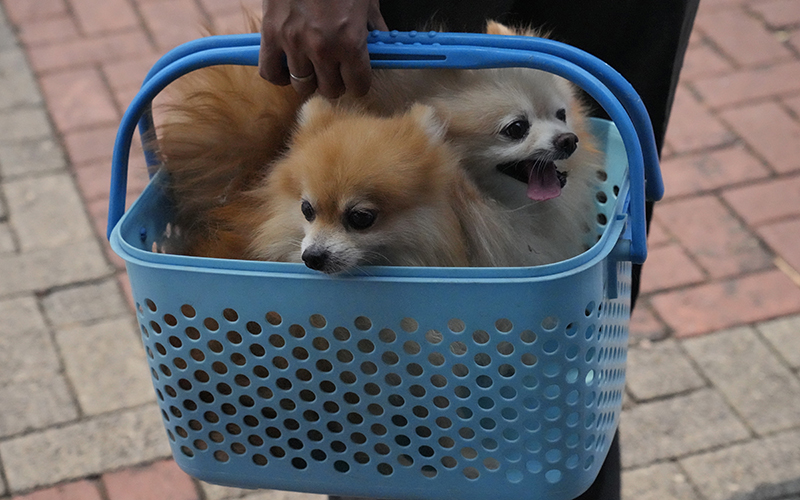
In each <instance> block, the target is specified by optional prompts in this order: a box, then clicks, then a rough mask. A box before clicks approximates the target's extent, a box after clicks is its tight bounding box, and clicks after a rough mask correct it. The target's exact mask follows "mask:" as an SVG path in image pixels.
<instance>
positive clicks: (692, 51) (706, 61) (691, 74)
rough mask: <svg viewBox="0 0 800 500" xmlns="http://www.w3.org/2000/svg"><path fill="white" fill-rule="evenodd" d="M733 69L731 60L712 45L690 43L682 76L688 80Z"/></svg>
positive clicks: (684, 79) (684, 59) (684, 60)
mask: <svg viewBox="0 0 800 500" xmlns="http://www.w3.org/2000/svg"><path fill="white" fill-rule="evenodd" d="M694 33H697V31H695V32H694ZM732 70H733V65H732V64H731V63H730V61H728V60H727V59H726V58H725V57H724V56H722V55H721V54H720V53H719V52H718V51H717V50H716V49H714V48H713V47H711V46H710V45H708V44H705V43H699V44H695V45H691V44H690V45H689V48H688V49H687V50H686V54H685V55H684V58H683V67H682V68H681V76H680V77H681V79H682V80H683V81H687V80H693V79H695V78H698V77H702V76H711V75H718V74H724V73H730V72H731V71H732Z"/></svg>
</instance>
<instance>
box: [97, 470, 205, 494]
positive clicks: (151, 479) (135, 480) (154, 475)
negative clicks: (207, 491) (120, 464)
mask: <svg viewBox="0 0 800 500" xmlns="http://www.w3.org/2000/svg"><path fill="white" fill-rule="evenodd" d="M102 480H103V484H104V485H105V487H106V492H107V493H108V497H109V500H151V499H157V498H158V499H160V498H164V499H169V500H198V499H199V496H198V493H197V488H196V487H195V484H194V481H192V479H191V478H190V477H189V476H188V475H186V473H185V472H183V471H182V470H181V469H180V468H179V467H178V465H177V464H176V463H175V462H174V461H172V460H162V461H159V462H156V463H154V464H150V465H146V466H142V467H136V468H131V469H124V470H121V471H118V472H111V473H108V474H104V475H103V479H102Z"/></svg>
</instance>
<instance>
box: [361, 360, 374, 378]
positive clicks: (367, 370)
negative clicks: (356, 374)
mask: <svg viewBox="0 0 800 500" xmlns="http://www.w3.org/2000/svg"><path fill="white" fill-rule="evenodd" d="M360 368H361V373H363V374H365V375H375V374H376V373H378V365H376V364H375V363H373V362H372V361H364V362H363V363H361V366H360Z"/></svg>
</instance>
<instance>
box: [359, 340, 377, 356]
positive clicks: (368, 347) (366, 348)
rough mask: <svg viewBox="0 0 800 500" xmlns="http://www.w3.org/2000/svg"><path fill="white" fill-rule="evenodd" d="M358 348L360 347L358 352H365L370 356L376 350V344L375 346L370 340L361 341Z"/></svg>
mask: <svg viewBox="0 0 800 500" xmlns="http://www.w3.org/2000/svg"><path fill="white" fill-rule="evenodd" d="M356 346H357V347H358V350H359V351H361V352H363V353H364V354H369V353H371V352H372V351H374V350H375V344H373V343H372V342H371V341H370V340H367V339H361V340H359V341H358V344H356Z"/></svg>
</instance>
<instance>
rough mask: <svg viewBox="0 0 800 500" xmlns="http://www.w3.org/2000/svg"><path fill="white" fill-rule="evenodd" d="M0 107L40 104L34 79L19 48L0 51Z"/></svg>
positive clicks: (40, 99)
mask: <svg viewBox="0 0 800 500" xmlns="http://www.w3.org/2000/svg"><path fill="white" fill-rule="evenodd" d="M0 87H2V88H3V92H2V93H0V109H4V108H10V107H12V106H19V105H21V104H40V103H41V102H42V96H41V95H39V92H38V86H37V84H36V80H34V78H33V75H32V74H31V72H30V70H29V69H28V64H27V62H26V61H25V55H24V54H23V53H22V51H21V50H4V51H0Z"/></svg>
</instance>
